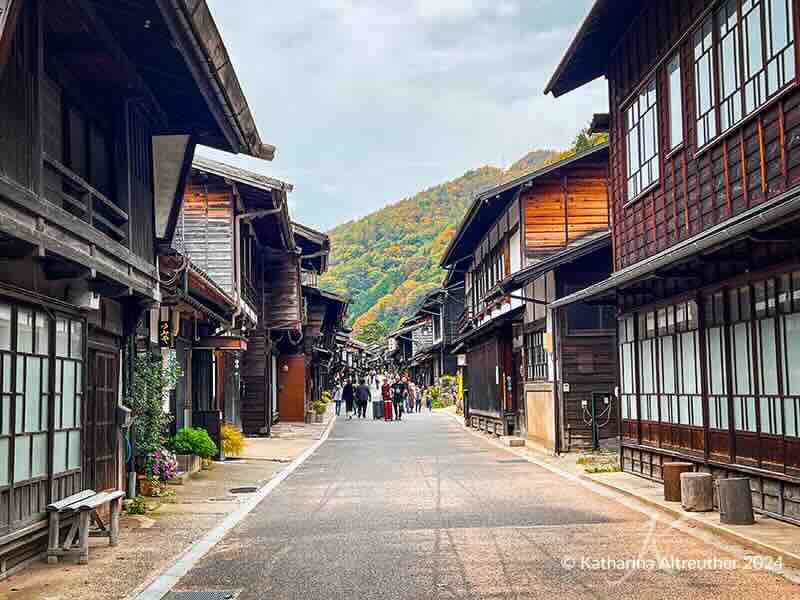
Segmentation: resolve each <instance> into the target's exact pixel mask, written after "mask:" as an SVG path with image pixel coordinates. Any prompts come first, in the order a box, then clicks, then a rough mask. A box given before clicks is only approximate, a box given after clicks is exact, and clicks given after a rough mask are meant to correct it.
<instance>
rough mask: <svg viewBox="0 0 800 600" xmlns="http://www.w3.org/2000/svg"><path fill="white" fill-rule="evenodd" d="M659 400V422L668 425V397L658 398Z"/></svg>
mask: <svg viewBox="0 0 800 600" xmlns="http://www.w3.org/2000/svg"><path fill="white" fill-rule="evenodd" d="M659 398H660V400H661V416H660V421H661V422H662V423H669V422H670V410H669V397H668V396H659Z"/></svg>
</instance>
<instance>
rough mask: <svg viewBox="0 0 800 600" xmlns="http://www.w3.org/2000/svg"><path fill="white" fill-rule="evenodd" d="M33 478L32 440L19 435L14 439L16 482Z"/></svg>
mask: <svg viewBox="0 0 800 600" xmlns="http://www.w3.org/2000/svg"><path fill="white" fill-rule="evenodd" d="M30 478H31V438H30V437H29V436H27V435H18V436H17V437H16V438H15V439H14V481H27V480H28V479H30Z"/></svg>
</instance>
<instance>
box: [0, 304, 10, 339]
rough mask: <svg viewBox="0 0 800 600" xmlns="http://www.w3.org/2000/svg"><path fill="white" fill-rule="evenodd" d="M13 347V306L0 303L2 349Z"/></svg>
mask: <svg viewBox="0 0 800 600" xmlns="http://www.w3.org/2000/svg"><path fill="white" fill-rule="evenodd" d="M10 349H11V307H10V306H9V305H8V304H0V350H10Z"/></svg>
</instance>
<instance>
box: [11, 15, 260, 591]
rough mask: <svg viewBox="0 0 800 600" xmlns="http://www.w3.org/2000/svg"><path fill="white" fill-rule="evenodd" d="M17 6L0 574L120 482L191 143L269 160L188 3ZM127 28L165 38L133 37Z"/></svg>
mask: <svg viewBox="0 0 800 600" xmlns="http://www.w3.org/2000/svg"><path fill="white" fill-rule="evenodd" d="M193 5H194V8H195V9H196V10H195V15H194V17H195V18H200V17H203V18H205V17H208V16H209V15H208V11H207V7H206V6H205V3H204V2H202V1H200V2H194V3H193ZM12 7H13V10H12V11H10V13H9V14H8V15H7V16H8V17H9V18H8V20H6V21H5V23H4V28H3V29H2V31H0V114H2V119H0V255H2V257H3V260H2V265H0V315H2V316H0V356H2V361H3V372H2V375H0V377H2V380H3V383H2V386H0V387H1V388H2V393H0V577H4V576H6V575H8V574H9V573H11V572H13V571H14V570H16V569H18V568H21V567H22V566H24V565H25V563H26V562H27V561H28V560H30V559H32V558H35V557H36V556H37V554H39V553H40V552H41V551H42V547H43V544H44V540H43V536H44V535H45V533H46V521H45V512H44V508H45V506H46V505H47V504H48V503H50V502H55V501H57V500H59V499H62V498H64V497H66V496H68V495H70V494H72V493H75V492H78V491H81V490H84V489H89V488H92V489H96V490H106V489H114V488H119V487H120V486H121V485H122V457H121V449H122V448H123V444H122V443H121V438H120V436H121V430H120V422H119V420H118V419H119V415H118V410H117V409H118V401H119V398H120V396H121V395H124V394H125V390H126V389H127V388H128V386H130V383H131V377H132V371H131V365H132V358H133V355H134V353H135V352H136V346H135V343H134V341H135V332H136V330H137V328H138V327H139V325H140V323H141V322H142V319H143V317H144V315H145V314H146V313H147V309H148V308H150V307H151V306H153V305H154V304H156V303H158V302H159V301H160V300H161V289H160V284H159V273H158V266H157V264H156V250H157V245H158V244H159V243H160V242H163V241H164V240H165V239H167V238H169V236H170V235H171V234H170V232H169V229H170V228H169V226H168V225H167V222H168V221H169V220H170V215H173V216H174V215H175V214H177V211H178V209H179V207H180V199H181V195H182V181H183V179H184V178H185V175H186V173H187V170H188V164H189V163H190V162H191V156H192V154H193V151H194V146H195V144H196V143H198V142H201V141H202V142H203V143H207V144H209V145H211V146H214V147H216V148H219V149H223V150H228V151H233V152H238V151H245V152H248V153H251V154H259V153H261V154H264V155H265V156H266V154H265V150H267V149H268V147H267V146H266V145H264V144H262V143H261V141H260V139H259V137H258V133H257V132H256V131H255V129H254V128H253V127H251V126H252V125H253V121H252V119H251V118H250V116H249V111H247V110H245V109H246V103H245V102H244V98H243V96H242V94H241V90H240V89H239V87H238V82H236V78H235V75H234V74H233V71H232V70H231V68H230V66H229V67H228V76H229V77H228V79H227V83H226V82H222V81H220V80H219V79H217V77H216V76H215V75H213V74H211V73H208V72H207V71H203V70H202V69H200V70H195V69H196V68H197V67H200V66H201V65H206V67H207V65H208V62H207V59H206V57H205V56H203V57H201V56H200V54H202V53H203V52H205V51H207V50H208V49H209V47H211V46H214V48H215V49H216V50H217V54H216V56H217V57H221V56H227V53H226V52H225V50H224V46H223V45H222V42H221V40H220V39H219V36H218V33H217V30H216V28H213V31H206V32H205V34H204V35H205V37H204V38H203V39H197V38H196V35H195V31H194V30H192V29H191V28H187V27H186V26H185V25H186V22H185V21H182V20H181V19H182V18H183V17H184V16H185V14H180V13H184V11H185V10H186V9H187V6H186V4H185V3H184V2H177V3H173V4H170V5H169V6H167V4H166V3H158V5H157V4H156V3H155V2H150V1H148V0H142V1H141V2H133V3H127V4H126V6H125V7H124V8H123V7H122V6H121V5H120V4H119V3H117V2H104V1H102V0H96V1H93V0H80V1H78V2H67V1H60V0H59V1H47V2H44V1H43V0H26V1H17V2H14V3H13V4H12ZM131 15H133V18H134V19H135V20H136V22H140V23H144V22H145V21H147V22H148V23H150V24H151V26H152V28H151V29H149V30H148V29H146V28H140V29H139V30H138V33H137V34H136V35H135V36H134V35H133V34H132V31H133V28H131V27H130V23H131V18H132V17H131ZM5 16H6V15H4V17H5ZM139 17H141V18H139ZM145 17H146V18H145ZM190 22H191V19H190ZM143 36H144V37H146V38H148V39H147V40H146V43H143V39H142V37H143ZM133 38H135V39H133ZM177 38H180V41H178V39H177ZM181 46H183V47H186V48H192V50H191V51H190V52H187V53H185V54H184V53H180V52H177V50H176V49H177V48H178V47H181ZM151 53H153V54H151ZM154 64H155V65H157V66H158V68H157V69H152V68H151V67H153V66H154ZM203 73H206V74H207V78H206V79H205V80H204V77H205V76H204V75H203ZM195 75H196V76H195ZM201 87H207V88H208V89H212V88H215V87H216V88H217V90H218V91H220V92H221V91H222V90H223V88H226V87H227V89H228V91H230V92H231V93H230V94H229V95H227V96H226V95H224V94H219V95H216V96H215V95H212V94H209V95H204V94H203V92H202V91H201V89H200V88H201ZM176 98H178V100H177V101H176ZM232 99H236V100H237V101H238V102H239V110H235V111H234V110H232V109H231V106H230V105H229V102H230V101H231V100H232ZM233 115H237V116H233ZM217 116H219V117H220V118H219V119H217ZM248 129H249V133H250V137H249V139H248V140H244V139H243V135H242V132H243V131H244V130H248ZM237 131H238V134H237ZM165 150H168V151H169V152H167V153H166V154H164V153H163V151H165ZM173 220H174V219H173ZM121 387H122V390H120V388H121Z"/></svg>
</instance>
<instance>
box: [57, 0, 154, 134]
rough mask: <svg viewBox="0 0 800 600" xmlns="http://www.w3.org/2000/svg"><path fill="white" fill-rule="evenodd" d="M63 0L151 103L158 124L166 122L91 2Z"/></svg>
mask: <svg viewBox="0 0 800 600" xmlns="http://www.w3.org/2000/svg"><path fill="white" fill-rule="evenodd" d="M64 1H65V2H66V3H67V4H69V5H70V6H71V7H72V10H73V12H74V13H75V14H76V15H78V16H79V17H80V18H81V20H82V21H84V25H86V27H87V28H88V29H89V31H92V32H93V33H94V34H95V35H97V36H98V38H99V39H100V41H101V42H102V43H103V46H104V47H105V49H106V50H107V51H108V52H109V53H110V54H111V57H112V58H113V59H114V61H115V62H116V63H117V64H118V65H119V66H120V69H121V70H122V72H123V73H124V75H125V76H126V77H127V78H128V79H130V80H131V82H132V83H133V87H134V88H135V89H136V90H138V91H139V92H141V93H142V94H143V95H144V96H145V97H146V98H147V100H148V102H149V103H150V104H151V105H152V108H153V112H154V113H155V115H156V117H157V119H158V121H159V122H160V124H163V125H165V124H167V123H168V122H169V118H168V117H167V113H166V112H165V111H164V109H163V108H162V107H161V104H159V102H158V100H157V99H156V97H155V94H153V92H152V90H151V89H150V88H149V87H148V85H147V84H146V83H145V81H144V79H142V77H141V75H139V72H138V71H137V69H136V66H135V64H134V63H133V61H131V59H130V58H128V55H127V54H125V52H124V51H123V50H122V47H121V46H120V45H119V43H118V42H117V40H116V37H115V35H114V34H113V33H112V32H111V30H110V29H109V28H108V26H107V25H106V23H105V21H103V19H102V18H100V16H99V15H98V14H97V12H96V11H95V8H94V6H93V5H92V3H91V2H90V1H89V0H64Z"/></svg>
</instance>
